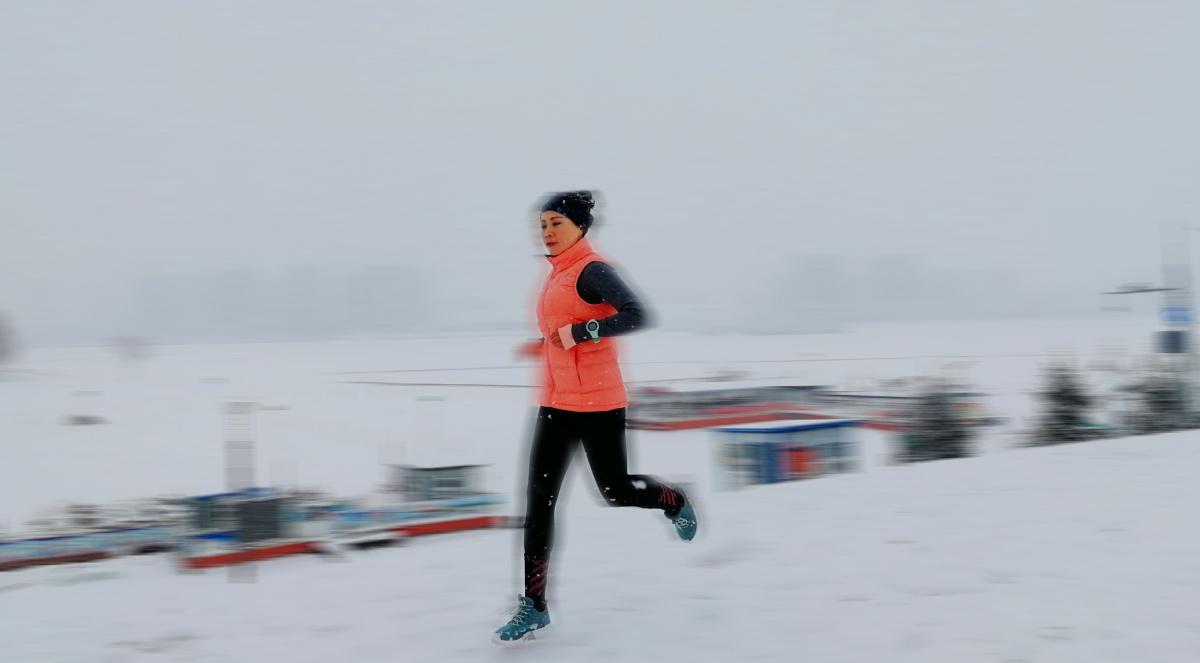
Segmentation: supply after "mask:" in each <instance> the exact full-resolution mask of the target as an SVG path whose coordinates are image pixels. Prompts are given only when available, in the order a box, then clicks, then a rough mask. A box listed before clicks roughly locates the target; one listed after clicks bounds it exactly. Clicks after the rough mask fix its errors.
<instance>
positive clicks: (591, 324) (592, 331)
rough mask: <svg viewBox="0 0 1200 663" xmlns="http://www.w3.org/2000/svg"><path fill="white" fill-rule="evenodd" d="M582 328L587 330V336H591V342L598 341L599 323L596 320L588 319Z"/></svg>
mask: <svg viewBox="0 0 1200 663" xmlns="http://www.w3.org/2000/svg"><path fill="white" fill-rule="evenodd" d="M584 329H586V330H587V333H588V336H591V337H592V343H599V342H600V323H599V322H596V321H595V320H588V321H587V324H586V325H584Z"/></svg>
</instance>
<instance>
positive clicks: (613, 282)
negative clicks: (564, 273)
mask: <svg viewBox="0 0 1200 663" xmlns="http://www.w3.org/2000/svg"><path fill="white" fill-rule="evenodd" d="M575 291H576V292H578V293H579V296H580V298H582V299H583V301H585V302H587V303H589V304H600V303H606V304H609V305H611V306H612V307H613V308H615V309H617V312H616V313H615V314H613V315H610V316H608V317H607V318H601V319H599V320H597V322H599V323H600V338H606V337H609V336H621V335H622V334H628V333H630V332H633V331H637V330H639V329H644V328H646V327H649V326H650V324H651V320H650V315H649V313H648V312H647V310H646V307H645V306H643V305H642V301H641V299H639V298H638V296H637V295H636V294H634V292H633V290H632V289H631V288H630V287H629V286H628V284H626V283H625V281H623V280H622V279H621V277H620V275H619V274H617V270H615V269H613V267H612V266H611V265H608V264H606V263H603V262H593V263H591V264H590V265H588V266H587V267H584V268H583V271H582V272H580V274H579V280H578V281H576V282H575ZM570 327H571V328H570V332H569V334H570V338H571V340H572V341H573V342H574V343H583V342H584V341H587V340H589V339H591V335H590V334H588V332H587V328H586V323H585V322H577V323H575V324H573V325H571V326H570ZM563 335H564V336H565V335H566V334H563ZM563 340H566V339H563ZM574 343H572V345H573V344H574Z"/></svg>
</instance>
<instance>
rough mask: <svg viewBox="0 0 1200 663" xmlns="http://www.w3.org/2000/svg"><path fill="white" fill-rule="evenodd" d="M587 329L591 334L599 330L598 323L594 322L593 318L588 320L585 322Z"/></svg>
mask: <svg viewBox="0 0 1200 663" xmlns="http://www.w3.org/2000/svg"><path fill="white" fill-rule="evenodd" d="M587 330H588V331H589V332H591V333H593V334H594V333H596V332H598V331H600V323H599V322H596V321H595V320H589V321H588V323H587Z"/></svg>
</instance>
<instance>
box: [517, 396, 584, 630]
mask: <svg viewBox="0 0 1200 663" xmlns="http://www.w3.org/2000/svg"><path fill="white" fill-rule="evenodd" d="M574 414H575V413H573V412H566V411H563V410H556V409H554V408H548V407H542V408H539V409H538V417H537V423H536V424H535V425H534V431H533V444H532V446H531V448H530V450H529V479H528V485H527V495H526V501H525V595H526V596H528V597H529V598H531V599H533V603H534V605H535V606H536V607H537V609H538V610H543V611H544V610H545V609H546V574H547V571H548V570H549V564H550V549H551V547H552V546H553V544H554V507H555V505H556V504H557V503H558V494H559V490H560V489H561V488H562V481H563V475H565V474H566V472H567V467H568V466H569V465H570V463H571V454H572V453H573V452H574V451H575V445H576V444H577V443H578V439H579V438H578V433H577V432H575V431H572V428H573V426H572V423H573V422H572V419H573V417H572V415H574Z"/></svg>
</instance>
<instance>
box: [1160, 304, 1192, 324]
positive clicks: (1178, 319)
mask: <svg viewBox="0 0 1200 663" xmlns="http://www.w3.org/2000/svg"><path fill="white" fill-rule="evenodd" d="M1162 320H1163V322H1165V323H1166V324H1168V325H1190V324H1192V307H1190V306H1164V307H1163V308H1162Z"/></svg>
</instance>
